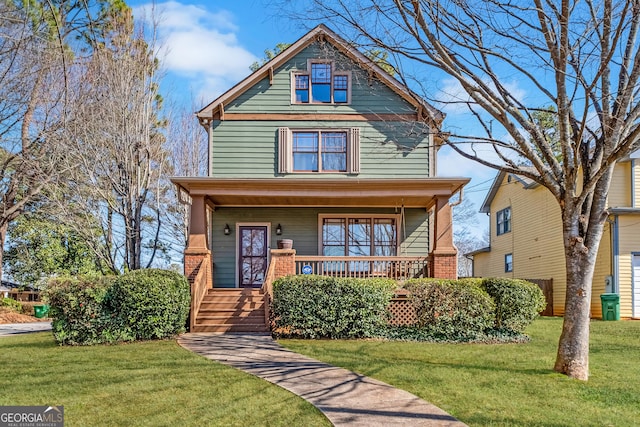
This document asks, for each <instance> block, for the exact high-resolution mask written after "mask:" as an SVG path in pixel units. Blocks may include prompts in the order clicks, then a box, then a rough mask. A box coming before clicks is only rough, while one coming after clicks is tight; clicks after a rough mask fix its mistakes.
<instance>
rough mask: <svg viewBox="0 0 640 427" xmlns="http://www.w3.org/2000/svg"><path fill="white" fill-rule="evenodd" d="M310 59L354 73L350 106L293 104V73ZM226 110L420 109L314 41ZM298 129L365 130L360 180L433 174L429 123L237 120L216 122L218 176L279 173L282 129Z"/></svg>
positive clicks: (378, 111)
mask: <svg viewBox="0 0 640 427" xmlns="http://www.w3.org/2000/svg"><path fill="white" fill-rule="evenodd" d="M310 58H323V59H324V58H327V59H334V60H335V61H336V62H335V63H336V69H337V70H338V71H341V70H342V71H344V70H350V71H351V88H352V93H351V104H349V105H342V104H340V105H329V104H323V105H318V104H309V105H302V104H291V71H292V70H306V67H307V60H308V59H310ZM224 109H225V114H232V113H246V114H250V113H280V114H315V113H319V114H349V113H358V114H407V113H413V112H415V108H414V107H412V106H411V105H410V104H409V103H407V102H406V101H405V100H404V99H402V98H401V97H400V96H398V95H397V94H396V93H394V92H393V91H392V90H391V89H389V88H388V87H386V86H385V85H383V84H381V83H380V82H378V81H376V80H371V79H369V78H368V75H367V73H365V72H364V71H363V70H361V69H360V68H359V67H358V66H357V65H356V64H355V63H353V62H352V61H351V60H349V59H348V58H346V57H345V56H343V55H342V54H340V53H338V52H337V51H335V49H334V48H333V47H331V46H330V45H328V44H325V47H321V46H320V45H319V44H312V45H310V46H309V47H308V48H306V49H304V50H303V51H302V52H300V53H299V54H298V55H296V57H294V58H293V59H292V60H291V61H289V62H287V63H286V64H284V65H283V66H282V67H280V68H278V69H277V70H274V75H273V84H272V85H270V84H269V79H268V78H265V79H263V80H262V81H260V82H259V83H257V84H256V85H254V86H253V87H252V88H250V89H249V90H247V91H246V92H245V93H243V94H242V95H240V96H239V97H238V98H237V99H235V100H234V101H233V102H231V103H230V104H229V105H225V106H224ZM279 127H288V128H290V129H292V130H295V129H349V128H352V127H357V128H359V129H360V144H361V150H360V165H361V168H360V174H359V175H358V177H360V178H384V177H396V178H400V177H406V178H410V177H411V178H421V177H428V176H429V170H428V169H429V166H428V165H429V161H428V160H429V144H430V141H431V136H430V129H429V127H428V125H426V124H424V123H415V122H406V121H402V120H398V121H370V122H363V121H344V120H343V121H314V120H308V121H277V120H262V121H257V120H256V121H235V120H225V121H220V120H217V121H215V122H214V124H213V137H212V139H213V156H212V164H211V174H212V176H214V177H219V178H222V177H229V178H238V177H245V178H268V177H274V176H280V175H278V174H277V170H278V168H277V164H276V162H277V159H278V153H277V146H278V128H279ZM328 175H330V176H344V177H345V178H347V177H348V175H347V174H296V173H293V174H287V175H285V176H284V177H285V178H289V179H296V178H298V177H301V176H304V177H305V178H310V177H314V176H318V177H327V176H328Z"/></svg>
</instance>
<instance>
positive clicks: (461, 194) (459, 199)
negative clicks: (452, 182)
mask: <svg viewBox="0 0 640 427" xmlns="http://www.w3.org/2000/svg"><path fill="white" fill-rule="evenodd" d="M458 193H460V197H459V198H458V200H457V201H455V202H453V203H449V206H451V207H452V208H453V207H456V206H458V205H459V204H460V203H462V196H463V195H464V187H460V191H458ZM455 194H456V193H453V194H452V195H451V197H453V196H454V195H455Z"/></svg>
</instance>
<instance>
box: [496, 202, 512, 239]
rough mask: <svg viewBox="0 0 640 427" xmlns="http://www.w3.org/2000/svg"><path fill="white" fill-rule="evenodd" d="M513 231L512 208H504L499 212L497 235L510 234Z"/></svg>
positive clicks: (497, 216)
mask: <svg viewBox="0 0 640 427" xmlns="http://www.w3.org/2000/svg"><path fill="white" fill-rule="evenodd" d="M510 231H511V208H510V207H509V208H504V209H502V210H500V211H498V213H497V215H496V232H497V235H498V236H499V235H501V234H504V233H508V232H510Z"/></svg>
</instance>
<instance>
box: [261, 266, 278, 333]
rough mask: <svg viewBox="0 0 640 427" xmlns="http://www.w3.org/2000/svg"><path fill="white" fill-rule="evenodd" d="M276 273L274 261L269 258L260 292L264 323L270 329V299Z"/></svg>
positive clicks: (271, 299)
mask: <svg viewBox="0 0 640 427" xmlns="http://www.w3.org/2000/svg"><path fill="white" fill-rule="evenodd" d="M275 275H276V263H275V262H274V261H273V260H271V262H270V263H269V267H268V268H267V274H266V275H265V278H264V282H262V293H263V294H264V324H265V325H266V326H267V328H269V330H271V301H273V280H274V277H275Z"/></svg>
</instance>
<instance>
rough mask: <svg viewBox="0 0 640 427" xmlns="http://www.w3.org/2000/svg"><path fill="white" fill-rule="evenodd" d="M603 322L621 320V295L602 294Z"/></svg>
mask: <svg viewBox="0 0 640 427" xmlns="http://www.w3.org/2000/svg"><path fill="white" fill-rule="evenodd" d="M600 302H601V303H602V320H620V295H618V294H601V295H600Z"/></svg>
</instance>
